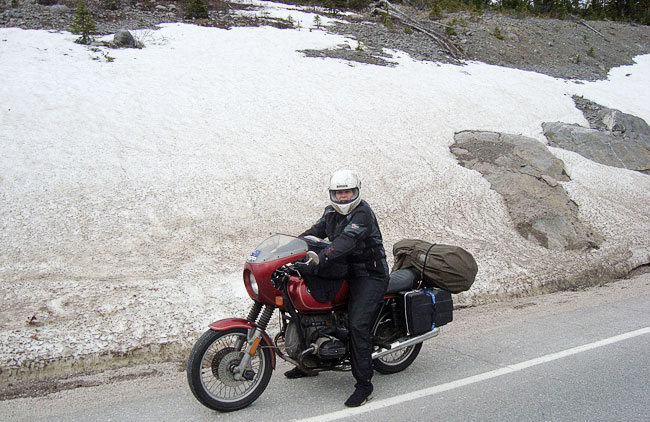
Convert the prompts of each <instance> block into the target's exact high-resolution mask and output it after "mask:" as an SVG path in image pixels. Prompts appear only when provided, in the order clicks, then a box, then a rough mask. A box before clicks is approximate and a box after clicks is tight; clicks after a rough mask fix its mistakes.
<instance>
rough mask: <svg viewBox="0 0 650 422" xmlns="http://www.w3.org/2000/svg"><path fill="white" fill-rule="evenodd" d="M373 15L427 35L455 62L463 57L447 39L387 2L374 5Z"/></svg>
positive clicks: (385, 0) (382, 0) (382, 1)
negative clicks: (385, 16) (388, 17)
mask: <svg viewBox="0 0 650 422" xmlns="http://www.w3.org/2000/svg"><path fill="white" fill-rule="evenodd" d="M373 13H379V14H387V15H388V16H390V18H391V19H396V20H398V21H399V22H401V23H402V24H403V25H406V26H408V27H410V28H413V29H414V30H416V31H418V32H421V33H423V34H424V35H427V36H428V37H429V38H431V39H432V40H433V41H435V42H436V44H438V45H439V46H440V47H441V48H442V49H443V50H444V51H446V52H447V53H448V54H449V55H450V56H451V57H453V58H454V59H455V60H456V61H460V59H462V58H463V57H464V55H463V53H462V52H461V51H460V50H459V49H458V47H456V46H455V45H454V44H453V43H452V42H451V41H450V40H449V39H448V38H447V37H445V36H443V35H441V34H438V33H436V32H434V31H432V30H429V29H427V28H424V27H423V26H422V25H421V24H420V23H418V22H417V21H416V20H415V19H413V18H411V17H410V16H408V15H407V14H406V13H404V12H402V11H401V10H399V9H397V8H396V7H395V6H393V5H392V4H390V2H388V1H387V0H381V1H378V2H377V3H376V4H375V7H374V9H373Z"/></svg>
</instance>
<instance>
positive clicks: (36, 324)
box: [0, 1, 650, 385]
mask: <svg viewBox="0 0 650 422" xmlns="http://www.w3.org/2000/svg"><path fill="white" fill-rule="evenodd" d="M19 4H23V6H21V7H23V9H19V8H18V9H19V10H31V9H29V7H32V6H33V7H34V8H35V9H34V10H41V9H36V8H40V7H41V6H36V5H34V4H32V3H28V2H27V1H24V2H20V3H19ZM159 6H161V5H159ZM53 7H56V6H49V8H50V9H48V10H51V8H53ZM260 7H263V8H262V9H260ZM60 9H61V11H62V13H64V17H63V18H61V19H62V22H65V20H66V19H65V16H69V14H66V13H69V10H68V11H67V12H66V11H65V10H64V9H62V8H60ZM152 9H153V10H157V11H155V12H151V11H150V12H146V13H142V11H141V10H140V9H137V10H135V9H133V8H129V9H126V8H125V9H124V11H123V13H124V15H125V16H123V17H120V18H119V19H118V18H115V19H112V18H110V19H109V18H108V17H107V18H106V19H102V20H100V22H101V23H100V25H99V28H100V30H102V31H103V32H106V33H107V34H106V36H103V37H98V43H97V44H95V45H91V46H87V45H80V44H77V43H75V42H74V41H75V39H76V38H77V37H76V36H75V35H72V34H70V33H68V32H60V31H56V30H52V29H57V28H62V27H64V26H65V24H64V23H63V24H61V25H63V26H60V27H58V26H57V25H58V24H57V23H56V22H58V21H52V22H50V23H49V24H48V25H50V26H47V25H45V22H46V18H48V16H51V15H49V14H48V13H46V12H43V13H42V14H39V15H38V16H39V17H38V19H36V18H34V17H33V16H32V15H29V16H27V17H25V16H23V17H21V18H18V19H19V22H18V23H17V24H16V23H13V21H7V18H6V16H7V10H5V11H3V12H1V13H2V16H3V18H2V19H4V20H3V24H2V26H3V28H0V80H1V81H2V82H3V83H2V84H0V98H1V99H2V107H0V142H1V144H2V146H3V153H2V154H0V221H1V223H0V236H1V241H0V297H2V299H3V307H2V309H0V345H1V346H0V368H1V371H0V375H1V377H2V378H1V382H2V383H3V385H6V384H9V383H15V382H17V381H19V380H21V379H25V378H30V377H35V376H43V377H45V376H56V375H67V374H71V373H75V372H84V371H87V370H92V369H98V368H102V367H110V366H119V365H129V364H132V363H136V362H147V361H157V360H164V359H169V360H172V359H178V360H181V359H183V358H184V357H185V356H186V353H187V350H188V348H189V345H190V344H191V343H192V342H193V341H194V340H195V339H196V337H197V335H198V333H200V332H201V331H203V330H204V329H205V327H206V325H207V324H208V323H209V322H211V321H213V320H215V319H218V318H221V317H224V316H229V315H245V314H246V312H247V307H248V306H249V304H250V299H249V298H248V296H247V294H246V292H245V290H244V288H243V285H242V281H241V266H242V264H243V262H244V260H245V257H246V256H248V254H250V252H251V251H253V250H254V248H255V247H256V245H257V244H258V243H259V242H261V241H262V240H263V239H264V238H265V237H267V236H268V235H269V233H271V232H282V233H294V234H297V233H301V232H302V231H303V230H305V228H307V227H309V226H310V225H311V224H312V223H313V222H314V221H315V220H316V219H317V218H318V217H319V216H320V214H321V212H322V209H323V207H324V206H325V205H326V204H327V192H326V182H327V178H328V176H329V174H330V173H331V172H332V171H333V170H334V169H337V168H340V167H353V168H356V169H357V170H358V171H359V173H360V174H361V177H362V180H363V197H364V198H365V199H366V200H367V201H368V202H369V203H370V204H371V205H372V207H373V209H374V210H375V212H376V214H377V217H378V219H379V222H380V226H381V229H382V233H383V236H384V241H385V245H386V249H387V250H388V251H389V254H390V250H391V248H392V246H393V245H394V244H395V243H396V242H397V241H399V240H400V239H403V238H421V239H426V240H430V241H434V242H439V243H449V244H455V245H459V246H462V247H463V248H465V249H467V250H468V251H469V252H471V253H472V254H473V255H474V257H475V258H476V260H477V262H478V265H479V273H478V277H477V280H476V282H475V284H474V286H473V287H472V289H471V290H470V291H468V292H465V293H462V294H460V295H457V296H455V298H454V300H455V303H456V304H458V305H461V306H472V305H478V304H482V303H485V302H490V301H497V300H500V299H502V298H505V297H512V296H526V295H534V294H538V293H542V292H547V291H552V290H559V289H571V288H580V287H581V286H585V285H593V284H598V283H601V282H604V281H606V280H611V279H612V278H619V277H625V276H626V275H628V273H629V272H630V271H638V269H637V268H639V267H641V268H642V267H643V266H645V265H647V264H648V263H649V262H650V215H649V214H648V212H647V210H648V209H650V176H648V174H647V170H648V168H650V166H648V165H647V163H648V162H650V159H649V158H648V156H647V154H648V152H649V151H650V148H648V147H645V146H644V145H646V144H647V142H648V140H649V139H650V136H648V135H647V133H648V132H647V122H648V121H650V104H649V103H648V101H647V97H648V89H649V87H650V55H648V54H647V53H648V50H647V49H648V45H647V40H648V38H647V36H646V35H643V34H647V33H646V32H645V31H647V28H645V27H638V26H633V25H618V24H617V25H614V24H611V23H602V25H603V26H602V27H597V24H596V23H594V24H593V26H594V28H600V29H598V30H599V31H600V32H601V33H603V34H604V35H606V36H608V34H609V36H608V38H609V39H612V40H613V39H615V38H614V35H615V34H610V32H614V33H621V34H634V35H630V38H629V39H627V38H625V40H626V41H625V42H624V43H623V41H621V44H620V45H616V46H615V48H611V49H610V48H607V45H606V44H602V45H601V44H597V43H596V41H598V42H599V43H603V42H601V41H600V40H599V39H600V38H601V37H600V36H599V35H598V34H596V33H594V32H593V31H592V30H590V29H589V28H586V27H584V25H579V24H573V23H567V22H559V21H557V22H556V21H544V22H542V23H540V27H542V26H544V25H546V24H552V25H559V26H562V27H563V25H565V24H568V25H570V26H569V27H567V28H570V30H571V31H586V32H584V33H583V32H576V34H577V36H576V38H577V39H578V40H580V39H583V40H584V37H585V36H586V37H587V38H588V40H591V41H589V43H588V44H584V45H583V46H582V47H581V49H584V47H587V46H590V45H592V46H593V48H594V51H595V52H599V51H602V53H595V57H599V54H602V55H603V57H604V56H605V52H608V53H607V54H609V53H610V52H609V50H612V52H611V54H612V57H615V58H612V59H611V62H607V63H603V64H602V66H603V68H604V69H603V70H594V69H600V68H598V66H597V65H593V64H590V62H588V61H587V60H586V58H585V60H584V61H583V62H581V63H585V66H586V67H584V68H585V69H590V72H591V71H592V70H593V71H594V72H595V73H593V72H591V73H588V74H585V75H583V77H582V79H581V80H567V79H563V78H558V77H553V76H549V75H548V74H542V73H539V72H532V71H523V70H519V69H515V68H508V67H503V66H495V65H490V64H486V63H482V62H479V61H472V60H467V59H463V61H462V62H459V61H458V60H455V59H453V58H450V57H449V56H448V53H445V52H444V51H441V50H440V49H439V48H437V47H435V48H434V47H433V44H426V43H427V42H429V43H430V41H428V40H425V39H424V38H421V41H420V42H416V43H413V44H412V45H411V46H410V47H409V46H408V45H404V47H403V48H399V49H398V48H397V47H399V45H397V44H390V43H397V42H398V40H401V39H402V37H403V36H406V35H408V36H409V37H410V36H415V37H420V35H417V32H414V33H413V34H406V32H405V31H404V30H403V29H402V30H401V32H400V31H398V29H395V28H394V29H389V28H388V27H385V26H381V25H377V24H374V23H370V22H365V21H364V19H365V18H364V17H359V16H356V15H346V17H345V18H343V17H342V16H340V17H337V18H332V17H330V16H327V15H326V14H318V16H319V20H320V22H319V23H316V21H317V20H316V15H317V14H315V13H314V11H313V10H312V9H311V8H304V9H301V8H296V7H293V6H287V5H281V4H271V3H258V2H255V4H251V3H250V2H247V3H246V4H245V5H243V6H240V7H238V8H235V7H234V6H233V8H232V9H229V12H228V13H227V14H225V16H226V17H224V18H223V19H224V20H223V21H221V20H219V19H221V17H219V19H216V18H215V20H214V21H205V22H203V21H202V22H200V23H202V24H204V25H196V24H190V23H181V22H173V23H165V24H162V25H160V27H159V28H158V29H156V30H147V29H140V30H135V29H133V28H137V27H140V25H144V26H147V25H154V24H156V23H157V22H161V21H165V20H168V21H174V16H177V15H176V14H174V13H172V12H170V11H169V7H168V6H165V10H166V11H165V12H163V11H162V9H161V8H158V9H156V8H152ZM43 10H45V9H43ZM15 12H16V10H13V9H12V10H10V11H9V13H10V14H13V13H15ZM106 13H107V16H109V15H110V16H112V15H111V14H109V13H108V12H106ZM111 13H112V12H111ZM116 13H118V12H116ZM170 13H171V14H170ZM12 16H13V15H12ZM30 16H31V17H30ZM289 16H291V19H289ZM10 19H14V18H10ZM131 19H134V20H131ZM140 19H142V22H140ZM147 19H150V20H147ZM480 19H481V20H487V19H495V20H498V21H489V22H488V23H487V24H486V26H485V27H486V28H490V27H492V25H494V24H495V22H498V24H499V26H502V27H503V30H504V32H505V33H506V37H505V38H506V39H507V34H508V33H510V32H512V33H515V30H514V29H508V28H509V27H507V25H506V24H505V23H503V24H502V23H501V22H502V21H501V20H500V19H510V18H503V17H500V16H496V15H495V16H483V17H480ZM290 21H293V24H292V25H288V24H287V23H290ZM459 21H460V19H459ZM298 22H300V25H298V24H297V23H298ZM517 22H518V23H520V24H524V23H525V22H526V20H521V21H517ZM530 22H533V21H530ZM263 23H264V24H263ZM18 24H20V25H18ZM110 25H112V26H110ZM467 25H468V26H469V25H470V23H469V20H468V23H467ZM608 25H613V26H612V27H611V28H612V29H611V30H607V29H606V28H607V27H608ZM16 26H22V27H30V26H34V27H38V28H42V29H39V30H24V29H20V28H16ZM289 26H291V27H289ZM590 26H592V24H591V23H590ZM119 27H128V28H130V29H133V30H132V32H133V34H134V36H135V37H136V39H138V40H140V41H142V42H143V44H144V48H140V49H137V48H113V47H111V42H112V40H113V35H112V33H111V31H114V30H116V28H119ZM353 31H358V32H359V33H360V35H359V39H357V38H353V37H350V36H348V35H342V34H348V33H351V32H353ZM468 31H469V32H472V34H467V35H466V36H467V40H468V41H466V42H465V43H464V44H463V43H462V38H461V39H460V41H459V43H460V45H461V46H462V45H466V46H467V47H466V48H464V51H465V52H466V54H468V55H470V54H478V53H472V49H471V48H470V47H471V46H473V45H479V44H480V43H479V41H478V39H479V37H481V36H482V35H481V32H480V31H478V30H477V29H474V30H468ZM626 31H629V32H626ZM637 31H640V33H641V35H638V33H637ZM366 32H367V33H366ZM459 33H460V32H459ZM592 33H593V36H594V37H595V38H593V39H591V38H589V37H591V36H592ZM515 34H516V33H515ZM517 36H518V37H519V39H520V43H516V42H514V41H513V42H512V45H513V47H512V48H518V45H519V44H525V42H524V41H523V37H524V36H523V32H522V33H521V34H520V35H517ZM422 37H424V36H422ZM475 37H476V38H475ZM489 37H491V36H488V35H485V38H482V39H484V41H483V42H485V43H488V42H489V43H491V45H499V43H501V42H502V41H504V40H499V39H498V38H494V37H492V38H494V40H493V39H491V38H489ZM621 37H623V36H621ZM638 37H642V38H638ZM459 38H460V36H459ZM415 39H420V38H415ZM513 39H514V38H513ZM621 39H624V38H621ZM644 40H645V41H644ZM470 41H471V42H470ZM399 42H401V41H399ZM531 42H532V41H531ZM582 42H583V41H580V42H578V43H577V44H576V45H578V44H580V43H582ZM644 42H645V44H644ZM592 43H593V44H592ZM638 43H640V45H641V46H640V47H639V46H637V44H638ZM542 44H544V43H542ZM546 44H547V45H548V42H546ZM558 44H560V45H561V44H562V43H561V42H560V41H556V42H555V44H554V45H556V46H557V45H558ZM623 44H625V45H626V46H627V47H625V48H624V47H622V46H623ZM435 45H436V46H437V45H438V44H435ZM567 45H569V44H568V43H567ZM379 46H384V47H386V48H382V49H381V50H380V49H379ZM549 47H551V46H549ZM614 50H617V51H622V53H620V56H619V55H618V54H619V53H618V52H614ZM477 51H478V50H477ZM549 51H552V50H549ZM581 51H583V50H581ZM423 52H427V54H429V53H430V54H431V57H429V58H428V59H427V60H421V59H422V58H423V57H420V56H418V55H419V54H424V53H423ZM640 53H646V54H644V55H636V54H640ZM571 54H574V53H573V52H572V53H571ZM539 55H540V56H543V54H541V53H540V54H539ZM551 56H553V55H552V54H551ZM513 57H515V58H516V57H518V56H517V55H513ZM553 57H555V56H553ZM608 57H609V56H608ZM475 58H478V57H475ZM530 60H531V61H535V60H536V61H535V63H537V64H536V65H540V66H541V64H544V63H546V62H545V61H544V60H541V59H539V60H538V58H536V56H535V55H532V56H531V58H530ZM558 60H559V59H558ZM616 60H619V61H616ZM624 63H630V65H626V66H619V67H614V68H611V69H609V67H610V66H614V65H620V64H624ZM547 64H548V63H547ZM577 64H578V63H576V68H575V69H578V70H581V69H583V67H582V66H577ZM513 66H514V65H513ZM517 66H520V64H517ZM565 67H566V66H564V65H562V64H559V65H558V67H557V69H565ZM562 71H564V70H562ZM599 72H605V73H606V76H607V77H606V78H603V77H604V75H605V73H599ZM548 73H552V72H550V71H549V72H548ZM590 75H591V76H590ZM598 75H600V76H598ZM596 76H598V78H597V80H591V79H592V78H595V77H596ZM576 133H578V134H586V135H585V136H589V137H593V139H594V140H597V141H598V142H599V143H600V145H604V146H605V147H603V148H600V149H599V150H596V151H591V150H589V151H586V152H585V151H584V150H582V149H581V148H578V147H576V142H573V143H572V142H571V141H572V139H571V136H573V135H574V134H576ZM583 138H584V137H582V138H580V140H582V139H583ZM589 139H592V138H589ZM628 142H635V143H634V145H635V148H636V149H633V150H628V151H627V156H628V157H625V156H624V155H623V153H622V152H621V151H623V150H626V147H627V146H628ZM644 142H645V144H644ZM621 145H622V146H621ZM578 146H580V145H578ZM587 146H591V144H589V145H587ZM619 148H620V149H619ZM643 148H645V149H643ZM603 150H611V151H613V152H614V156H615V157H614V159H612V157H611V155H612V154H609V155H608V154H605V153H606V152H608V151H604V152H603ZM611 151H610V152H611ZM619 152H620V154H619ZM630 155H631V157H629V156H630ZM630 162H631V164H630ZM389 260H392V258H390V257H389ZM635 269H637V270H635Z"/></svg>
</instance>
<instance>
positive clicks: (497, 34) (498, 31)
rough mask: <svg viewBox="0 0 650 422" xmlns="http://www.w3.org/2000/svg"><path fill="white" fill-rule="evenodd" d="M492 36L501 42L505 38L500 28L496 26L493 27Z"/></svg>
mask: <svg viewBox="0 0 650 422" xmlns="http://www.w3.org/2000/svg"><path fill="white" fill-rule="evenodd" d="M492 35H494V36H495V37H496V38H497V39H499V40H502V39H504V38H505V37H504V36H503V33H502V32H501V28H499V27H498V26H495V27H494V31H492Z"/></svg>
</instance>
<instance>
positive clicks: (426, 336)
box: [372, 327, 440, 359]
mask: <svg viewBox="0 0 650 422" xmlns="http://www.w3.org/2000/svg"><path fill="white" fill-rule="evenodd" d="M438 334H440V328H438V327H435V328H434V329H433V330H431V331H429V332H428V333H424V334H422V335H420V336H417V337H413V338H410V339H408V340H404V341H396V342H395V343H393V344H391V345H390V349H381V350H379V351H377V352H375V353H373V354H372V358H373V359H377V358H380V357H382V356H386V355H388V354H390V353H393V352H395V351H397V350H400V349H404V348H406V347H409V346H413V345H416V344H419V343H422V342H423V341H425V340H429V339H430V338H433V337H435V336H437V335H438Z"/></svg>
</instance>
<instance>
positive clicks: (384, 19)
mask: <svg viewBox="0 0 650 422" xmlns="http://www.w3.org/2000/svg"><path fill="white" fill-rule="evenodd" d="M381 23H383V24H384V26H385V27H386V28H388V29H393V28H395V24H394V23H393V20H392V19H391V18H390V16H388V15H384V16H383V17H382V18H381Z"/></svg>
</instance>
